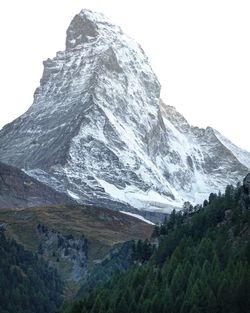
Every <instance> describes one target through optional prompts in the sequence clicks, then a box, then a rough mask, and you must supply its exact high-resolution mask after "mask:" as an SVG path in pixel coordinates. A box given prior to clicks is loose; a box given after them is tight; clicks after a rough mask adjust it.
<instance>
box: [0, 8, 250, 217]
mask: <svg viewBox="0 0 250 313" xmlns="http://www.w3.org/2000/svg"><path fill="white" fill-rule="evenodd" d="M0 160H1V161H2V162H5V163H7V164H10V165H14V166H17V167H19V168H21V169H24V170H25V172H26V173H28V174H29V175H31V176H34V177H35V178H36V179H38V180H40V181H42V182H44V183H46V184H48V185H50V186H51V187H53V188H55V189H56V190H58V191H61V192H65V193H68V195H70V196H71V197H73V198H74V199H76V200H77V201H79V202H81V203H91V204H98V205H113V206H114V207H116V208H118V209H119V208H121V207H122V205H126V204H129V205H131V206H134V207H137V208H140V209H148V210H162V211H169V210H170V209H171V208H172V207H176V206H177V207H180V206H181V205H182V203H183V202H184V201H191V202H199V201H201V200H202V199H204V197H206V196H207V195H208V194H209V193H210V192H212V191H217V190H218V189H223V188H224V187H225V185H227V184H228V183H234V182H235V181H237V180H241V179H242V177H243V176H244V175H245V174H246V173H247V172H248V170H249V168H250V153H248V152H246V151H243V150H241V149H239V148H238V147H236V146H235V145H233V144H232V143H231V142H230V141H228V140H227V139H226V138H225V137H223V136H222V135H221V134H219V133H218V132H217V131H215V130H213V129H212V128H207V129H199V128H197V127H191V126H190V125H189V124H188V122H187V121H186V120H185V118H184V117H182V116H181V114H179V113H178V112H177V111H176V110H175V109H174V108H173V107H170V106H166V105H165V104H164V103H163V102H162V101H161V100H160V84H159V82H158V80H157V78H156V76H155V74H154V72H153V70H152V68H151V66H150V63H149V61H148V58H147V57H146V55H145V53H144V52H143V50H142V49H141V47H140V46H139V45H138V44H137V43H136V42H135V41H134V40H133V39H131V38H129V37H128V36H126V35H125V34H124V33H123V32H122V30H121V29H120V28H119V27H118V26H116V25H114V24H112V23H111V22H110V21H109V20H108V19H107V18H106V17H104V16H103V15H102V14H99V13H95V12H92V11H89V10H83V11H81V12H80V14H78V15H76V16H75V17H74V19H73V20H72V22H71V24H70V26H69V28H68V30H67V39H66V50H65V51H63V52H58V53H57V55H56V57H55V58H54V59H52V60H51V59H48V60H47V61H45V62H44V72H43V77H42V79H41V83H40V87H39V88H37V90H36V92H35V94H34V102H33V104H32V106H31V107H30V108H29V110H28V111H27V112H26V113H25V114H23V115H22V116H20V117H19V118H18V119H16V120H15V121H13V122H12V123H10V124H8V125H6V126H5V127H4V128H3V129H2V130H1V131H0Z"/></svg>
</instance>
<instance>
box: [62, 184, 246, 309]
mask: <svg viewBox="0 0 250 313" xmlns="http://www.w3.org/2000/svg"><path fill="white" fill-rule="evenodd" d="M241 193H242V188H241V187H240V186H238V187H237V188H234V187H232V186H228V187H227V188H226V191H225V193H224V194H211V195H210V197H209V199H208V200H206V201H204V203H203V205H200V206H196V207H192V206H191V205H187V204H185V208H184V209H183V211H182V212H178V213H176V212H175V211H173V212H172V214H171V216H170V218H169V219H168V220H166V221H165V222H164V224H163V225H161V226H156V228H155V231H154V234H153V238H152V240H151V242H149V241H146V242H138V243H137V244H136V245H135V246H134V248H133V258H134V265H132V266H131V268H130V269H129V270H128V271H127V272H126V273H125V274H120V275H118V276H116V277H115V278H114V279H112V280H111V281H109V282H108V283H107V284H105V285H104V286H103V287H102V288H99V289H97V290H95V291H93V292H92V293H91V294H90V295H89V296H88V297H86V298H84V299H83V300H82V301H80V302H76V303H75V304H74V305H73V307H71V308H70V309H68V311H67V312H70V313H104V312H105V313H164V312H166V313H249V312H250V227H249V225H250V212H249V210H247V209H246V208H245V206H244V203H243V201H242V196H241Z"/></svg>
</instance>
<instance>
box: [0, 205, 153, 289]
mask: <svg viewBox="0 0 250 313" xmlns="http://www.w3.org/2000/svg"><path fill="white" fill-rule="evenodd" d="M2 223H5V224H7V226H6V227H7V234H8V235H9V236H11V237H13V238H14V239H15V240H16V241H17V242H18V243H21V244H22V245H24V247H25V248H26V249H28V250H30V251H32V252H36V251H37V249H38V246H39V244H40V243H41V241H40V240H41V239H40V238H39V236H38V233H37V225H38V224H39V223H40V224H43V225H45V226H46V227H48V228H49V229H54V230H56V231H58V232H60V233H62V234H63V235H73V236H74V238H76V239H77V238H80V236H81V235H82V234H84V236H85V238H87V239H88V242H89V260H88V262H89V268H92V266H93V265H94V263H95V261H98V260H100V259H102V258H104V257H105V256H106V255H107V253H108V252H109V251H110V249H111V248H112V247H113V246H114V245H116V244H120V243H123V242H125V241H128V240H131V239H135V240H137V239H146V238H148V237H150V235H151V233H152V230H153V227H152V225H149V224H146V223H144V222H143V221H141V220H139V219H136V218H134V217H131V216H128V215H125V214H122V213H119V212H116V211H112V210H108V209H103V208H102V209H100V208H95V207H89V206H80V205H79V206H73V207H72V206H50V207H39V208H28V209H11V210H1V211H0V224H2ZM52 261H53V260H52ZM54 264H56V263H54ZM56 266H57V268H58V271H59V273H60V274H61V276H62V277H63V278H64V279H67V275H68V274H67V273H68V272H69V271H70V267H69V265H68V264H64V263H59V264H57V265H56ZM78 287H79V286H77V285H74V284H73V285H72V283H71V284H70V285H69V286H68V288H69V289H71V290H72V293H74V292H75V291H76V290H77V288H78ZM68 293H69V294H70V293H71V292H70V291H69V292H68Z"/></svg>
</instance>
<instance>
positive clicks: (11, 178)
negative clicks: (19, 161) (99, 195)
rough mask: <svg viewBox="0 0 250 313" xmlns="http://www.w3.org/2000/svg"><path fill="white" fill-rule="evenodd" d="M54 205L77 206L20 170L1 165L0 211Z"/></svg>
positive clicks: (70, 199) (71, 200)
mask: <svg viewBox="0 0 250 313" xmlns="http://www.w3.org/2000/svg"><path fill="white" fill-rule="evenodd" d="M53 204H72V205H73V204H75V201H74V200H73V199H72V198H70V197H69V196H67V195H66V194H63V193H60V192H58V191H56V190H54V189H53V188H50V187H49V186H47V185H44V184H42V183H41V182H39V181H37V180H36V179H34V178H32V177H30V176H28V175H27V174H25V173H24V172H22V171H21V170H20V169H17V168H15V167H13V166H9V165H6V164H3V163H0V209H3V208H5V209H7V208H28V207H35V206H43V205H53Z"/></svg>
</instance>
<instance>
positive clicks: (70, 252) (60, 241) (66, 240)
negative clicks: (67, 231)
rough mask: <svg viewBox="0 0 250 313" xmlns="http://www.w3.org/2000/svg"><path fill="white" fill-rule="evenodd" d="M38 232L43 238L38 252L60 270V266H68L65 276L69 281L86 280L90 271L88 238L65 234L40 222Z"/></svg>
mask: <svg viewBox="0 0 250 313" xmlns="http://www.w3.org/2000/svg"><path fill="white" fill-rule="evenodd" d="M37 232H38V236H39V238H40V240H41V244H40V246H39V248H38V254H39V255H40V256H42V257H43V258H44V259H46V260H49V262H50V265H51V266H53V267H55V268H56V269H57V270H59V271H60V267H62V266H64V267H67V268H68V271H67V272H66V273H65V278H66V279H67V281H68V282H78V281H81V280H84V279H85V277H86V275H87V271H88V241H87V239H86V238H84V237H83V236H82V238H81V239H75V238H74V237H73V236H72V235H71V236H65V235H63V234H61V233H59V232H58V231H56V230H54V229H48V228H47V227H46V226H44V225H42V224H38V226H37Z"/></svg>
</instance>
